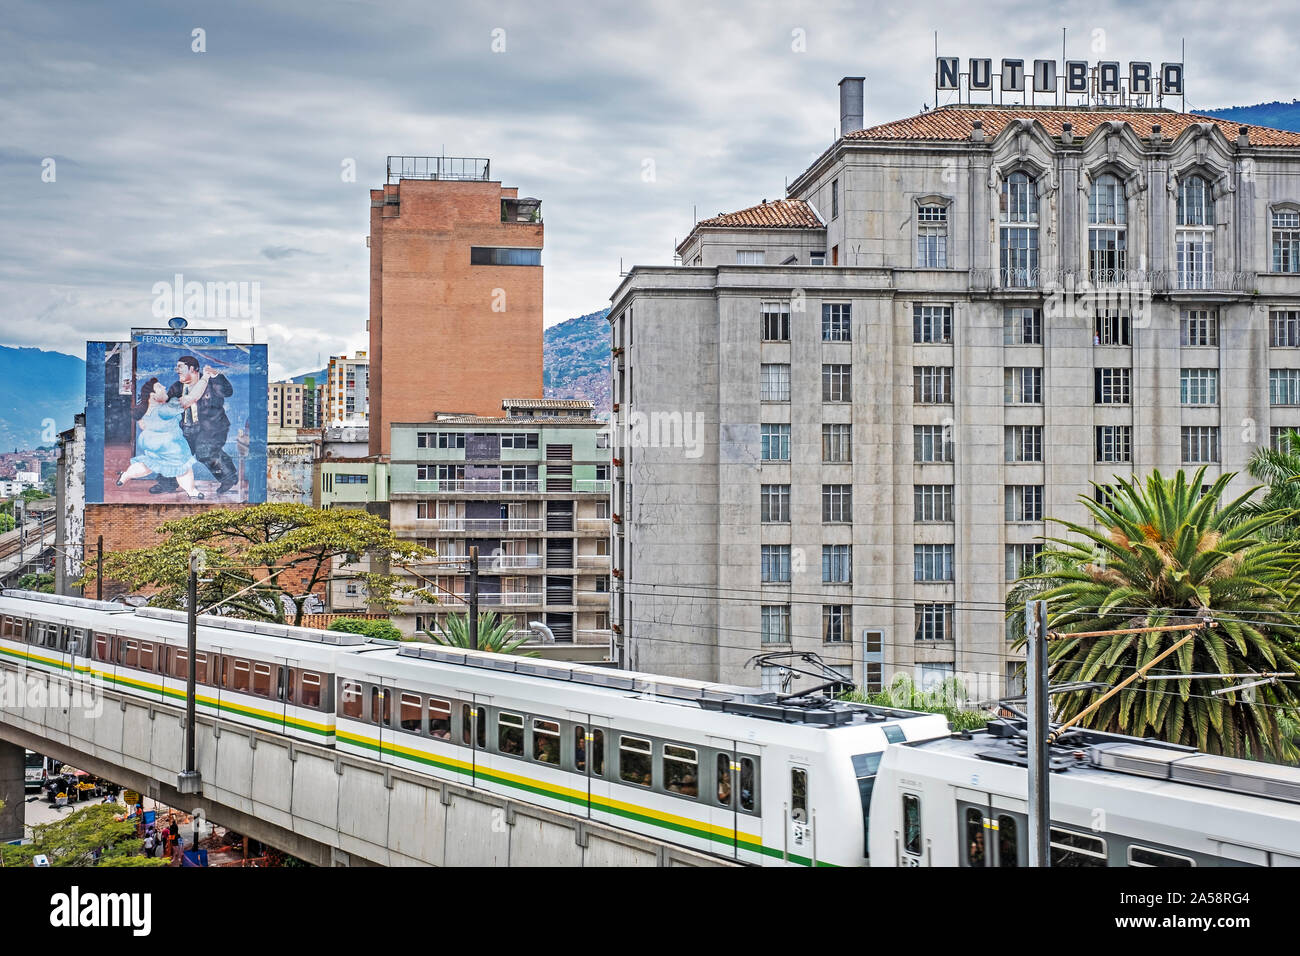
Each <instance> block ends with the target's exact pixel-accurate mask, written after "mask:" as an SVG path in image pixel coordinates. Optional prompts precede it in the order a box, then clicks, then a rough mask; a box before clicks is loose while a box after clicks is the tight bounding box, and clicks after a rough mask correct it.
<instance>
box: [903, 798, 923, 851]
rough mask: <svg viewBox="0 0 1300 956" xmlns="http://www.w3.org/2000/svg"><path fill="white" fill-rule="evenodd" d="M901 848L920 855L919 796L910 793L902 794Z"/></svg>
mask: <svg viewBox="0 0 1300 956" xmlns="http://www.w3.org/2000/svg"><path fill="white" fill-rule="evenodd" d="M903 849H904V850H906V851H907V852H908V853H910V854H912V855H913V856H920V855H921V798H920V797H918V796H916V795H915V794H911V793H905V794H903Z"/></svg>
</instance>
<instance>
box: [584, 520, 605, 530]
mask: <svg viewBox="0 0 1300 956" xmlns="http://www.w3.org/2000/svg"><path fill="white" fill-rule="evenodd" d="M577 520H578V530H579V531H608V530H609V519H608V518H579V519H577Z"/></svg>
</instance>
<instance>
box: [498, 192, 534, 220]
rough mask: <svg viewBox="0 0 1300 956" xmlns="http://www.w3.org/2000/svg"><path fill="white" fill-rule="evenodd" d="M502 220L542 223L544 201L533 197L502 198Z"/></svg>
mask: <svg viewBox="0 0 1300 956" xmlns="http://www.w3.org/2000/svg"><path fill="white" fill-rule="evenodd" d="M501 221H502V222H527V223H540V222H541V221H542V201H541V200H540V199H533V198H531V197H527V198H524V199H503V200H501Z"/></svg>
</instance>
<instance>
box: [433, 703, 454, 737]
mask: <svg viewBox="0 0 1300 956" xmlns="http://www.w3.org/2000/svg"><path fill="white" fill-rule="evenodd" d="M429 736H430V737H436V738H437V739H438V740H451V704H449V703H448V702H447V701H445V700H439V699H438V698H436V697H430V698H429Z"/></svg>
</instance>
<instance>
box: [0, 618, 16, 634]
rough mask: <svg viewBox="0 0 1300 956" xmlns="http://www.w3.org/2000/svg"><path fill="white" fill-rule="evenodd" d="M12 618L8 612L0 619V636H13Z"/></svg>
mask: <svg viewBox="0 0 1300 956" xmlns="http://www.w3.org/2000/svg"><path fill="white" fill-rule="evenodd" d="M13 633H14V619H13V618H12V617H10V616H9V615H8V614H6V615H5V616H4V618H3V619H0V637H13Z"/></svg>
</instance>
